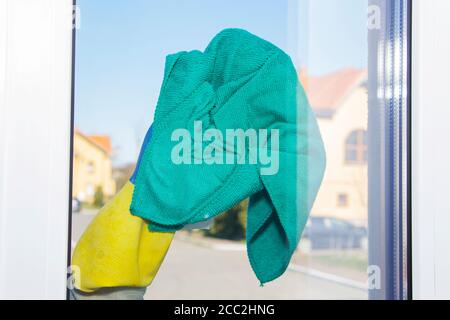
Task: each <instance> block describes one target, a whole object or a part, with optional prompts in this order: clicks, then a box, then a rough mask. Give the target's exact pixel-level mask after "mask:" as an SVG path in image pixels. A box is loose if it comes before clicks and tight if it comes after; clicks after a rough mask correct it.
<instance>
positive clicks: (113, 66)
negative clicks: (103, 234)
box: [75, 0, 367, 165]
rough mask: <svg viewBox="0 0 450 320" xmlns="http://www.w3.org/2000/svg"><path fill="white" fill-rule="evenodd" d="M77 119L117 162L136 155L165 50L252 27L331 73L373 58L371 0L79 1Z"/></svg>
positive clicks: (304, 62) (298, 59)
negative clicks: (104, 141) (104, 139)
mask: <svg viewBox="0 0 450 320" xmlns="http://www.w3.org/2000/svg"><path fill="white" fill-rule="evenodd" d="M78 5H79V7H80V12H81V28H80V29H79V30H77V47H76V56H75V57H76V61H75V63H76V82H75V125H76V127H77V128H79V129H81V130H82V131H83V132H85V133H87V134H108V135H110V136H111V138H112V142H113V147H114V149H115V151H116V156H115V158H114V162H115V164H116V165H120V164H124V163H127V162H134V161H136V158H137V155H138V152H139V149H140V144H141V142H142V140H143V137H144V135H145V133H146V130H147V129H148V127H149V126H150V124H151V121H152V119H153V112H154V108H155V103H156V100H157V98H158V94H159V88H160V85H161V79H162V74H163V70H164V61H165V56H166V55H167V54H170V53H175V52H178V51H184V50H187V51H189V50H194V49H200V50H203V49H204V48H205V47H206V46H207V44H208V42H209V41H210V40H211V39H212V38H213V37H214V35H215V34H217V33H218V32H219V31H220V30H222V29H224V28H229V27H237V28H243V29H247V30H248V31H250V32H252V33H254V34H256V35H258V36H260V37H262V38H264V39H266V40H269V41H271V42H272V43H274V44H276V45H277V46H279V47H280V48H282V49H284V50H285V51H286V52H288V53H289V54H290V55H291V56H292V58H293V60H294V61H295V63H296V64H297V66H298V67H307V68H308V70H309V72H310V73H311V74H325V73H328V72H332V71H334V70H338V69H340V68H344V67H357V68H362V67H365V66H366V63H367V37H366V27H365V24H366V11H367V10H366V8H367V0H310V1H308V0H226V1H225V0H185V1H181V0H152V1H148V0H114V1H109V0H78Z"/></svg>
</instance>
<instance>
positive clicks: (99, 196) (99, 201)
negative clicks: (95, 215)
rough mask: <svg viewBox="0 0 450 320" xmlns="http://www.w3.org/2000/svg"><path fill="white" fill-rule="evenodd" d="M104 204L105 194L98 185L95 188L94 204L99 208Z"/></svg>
mask: <svg viewBox="0 0 450 320" xmlns="http://www.w3.org/2000/svg"><path fill="white" fill-rule="evenodd" d="M104 204H105V196H104V194H103V188H102V187H101V186H98V187H97V188H96V189H95V194H94V206H96V207H98V208H101V207H103V206H104Z"/></svg>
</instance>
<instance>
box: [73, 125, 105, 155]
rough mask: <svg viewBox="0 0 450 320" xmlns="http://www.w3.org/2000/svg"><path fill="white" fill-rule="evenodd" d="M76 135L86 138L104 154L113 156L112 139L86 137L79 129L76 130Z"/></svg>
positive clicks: (101, 136) (100, 136)
mask: <svg viewBox="0 0 450 320" xmlns="http://www.w3.org/2000/svg"><path fill="white" fill-rule="evenodd" d="M75 133H77V134H79V135H80V136H82V137H83V138H85V139H86V140H87V141H89V142H90V143H91V144H93V145H94V146H96V147H97V148H99V149H101V150H102V151H103V152H105V153H106V154H108V155H109V156H111V155H112V151H113V150H112V144H111V138H110V137H109V136H107V135H86V134H84V133H82V132H81V131H80V130H79V129H75Z"/></svg>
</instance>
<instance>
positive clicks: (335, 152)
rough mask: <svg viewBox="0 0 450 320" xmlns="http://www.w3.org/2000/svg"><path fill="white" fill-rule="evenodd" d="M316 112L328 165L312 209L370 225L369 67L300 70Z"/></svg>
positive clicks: (321, 213) (313, 212)
mask: <svg viewBox="0 0 450 320" xmlns="http://www.w3.org/2000/svg"><path fill="white" fill-rule="evenodd" d="M300 78H301V81H302V83H303V84H304V86H305V90H306V92H307V94H308V98H309V101H310V104H311V106H312V108H313V110H314V112H315V114H316V116H317V119H318V123H319V127H320V131H321V133H322V138H323V140H324V143H325V148H326V152H327V169H326V172H325V177H324V181H323V184H322V187H321V190H320V192H319V195H318V197H317V200H316V202H315V205H314V208H313V211H312V214H313V215H314V216H320V217H333V218H338V219H344V220H347V221H351V222H353V223H355V224H357V225H361V226H365V225H367V217H368V213H367V202H368V185H367V182H368V179H367V169H368V166H367V160H368V159H367V151H368V149H367V123H368V94H367V86H366V83H367V71H366V70H356V69H345V70H340V71H337V72H335V73H332V74H327V75H324V76H319V77H310V76H308V74H307V73H306V72H305V71H302V72H301V73H300Z"/></svg>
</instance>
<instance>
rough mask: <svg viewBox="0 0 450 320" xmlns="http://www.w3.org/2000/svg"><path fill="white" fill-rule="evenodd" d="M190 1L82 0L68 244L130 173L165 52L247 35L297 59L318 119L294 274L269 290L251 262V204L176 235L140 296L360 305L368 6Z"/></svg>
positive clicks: (353, 1) (343, 0)
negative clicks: (321, 162) (316, 183)
mask: <svg viewBox="0 0 450 320" xmlns="http://www.w3.org/2000/svg"><path fill="white" fill-rule="evenodd" d="M195 3H196V5H195V6H188V5H185V4H180V3H179V2H176V8H177V9H176V10H174V6H175V1H160V2H147V1H136V5H135V6H129V4H128V2H127V1H117V2H114V3H113V4H112V3H108V4H107V5H106V1H104V2H102V1H99V2H94V1H88V0H79V1H78V5H79V6H80V8H81V12H82V17H83V26H82V28H81V29H80V30H78V31H77V32H78V35H77V52H76V74H77V79H76V88H77V89H76V107H75V114H76V115H75V119H76V123H75V125H76V126H77V128H78V130H77V131H76V133H75V139H74V140H75V145H74V148H75V153H74V154H75V157H74V172H73V175H74V180H73V191H74V192H73V194H74V202H73V203H74V212H79V213H76V214H74V217H73V237H72V238H73V239H74V241H76V240H77V239H78V238H79V237H80V235H81V233H82V232H83V230H84V228H85V227H86V226H87V225H88V224H89V221H90V220H91V219H92V217H93V216H94V215H95V214H96V212H97V211H98V208H99V207H101V206H102V205H103V204H104V203H105V202H107V201H108V199H110V198H111V197H112V196H113V195H114V194H115V192H116V191H118V190H120V189H121V188H122V186H124V184H125V183H126V181H128V179H129V177H130V176H131V174H132V172H133V170H134V167H135V161H136V160H137V153H138V151H139V149H140V146H141V142H142V140H143V138H144V137H143V135H144V134H145V132H146V130H147V128H148V126H149V125H150V124H151V120H152V117H153V111H154V105H155V104H156V99H157V96H158V93H159V86H160V80H161V75H162V71H163V68H164V65H163V64H164V57H165V55H166V54H168V53H173V52H177V51H180V50H190V49H193V48H202V47H204V46H205V45H206V44H207V43H208V40H209V39H210V38H211V37H212V35H214V34H216V33H217V32H218V31H219V30H221V29H223V28H226V27H241V28H246V29H248V30H249V31H251V32H253V33H255V34H257V35H259V36H261V37H263V38H266V39H268V40H270V41H272V42H274V43H275V44H276V45H278V46H279V47H281V48H282V49H284V50H285V51H286V52H288V53H289V54H290V55H291V56H292V58H293V61H294V63H295V64H296V66H297V68H298V74H299V79H300V81H301V82H302V84H303V86H304V88H305V90H306V92H307V95H308V99H309V101H310V104H311V106H312V108H313V110H314V112H315V114H316V116H317V119H318V123H319V127H320V130H321V133H322V137H323V140H324V143H325V147H326V152H327V160H328V163H327V169H326V173H325V178H324V181H323V184H322V187H321V189H320V192H319V194H318V197H317V200H316V202H315V204H314V207H313V209H312V212H311V218H310V220H309V221H308V223H307V226H306V228H305V230H304V234H303V238H302V241H301V242H300V245H299V248H298V250H297V252H296V254H295V255H294V257H293V259H292V261H291V266H290V268H289V270H288V271H287V272H286V274H285V275H284V276H283V277H282V278H281V279H279V280H277V281H276V282H274V283H270V284H267V285H266V286H265V287H264V288H260V287H259V283H258V282H257V281H256V279H255V278H254V275H253V274H252V271H251V269H250V266H249V264H248V260H247V257H246V251H245V228H246V205H247V203H246V202H244V203H241V204H240V205H238V206H236V207H235V208H233V209H231V210H229V211H228V212H227V213H226V214H224V215H221V216H220V217H218V218H216V219H215V221H214V223H213V225H212V226H211V227H210V228H209V229H208V230H196V231H182V232H179V233H178V234H177V236H176V238H175V240H174V242H173V245H172V247H171V249H170V251H169V254H168V256H167V258H166V261H165V262H164V264H163V266H162V268H161V270H160V272H159V274H158V276H157V278H156V280H155V281H154V283H153V284H152V286H151V287H150V288H149V289H148V291H147V294H146V298H148V299H197V298H198V299H201V298H206V299H227V298H233V299H241V298H242V299H266V298H267V299H312V298H317V299H367V298H368V289H367V278H368V272H369V274H370V272H371V270H373V268H371V267H369V262H368V257H369V254H368V247H369V246H368V227H369V226H368V161H369V158H368V148H369V145H368V143H369V141H368V136H367V135H368V134H367V132H368V124H369V122H368V121H369V119H368V88H367V83H368V71H367V68H368V65H367V56H368V48H367V36H368V35H367V27H366V19H367V6H368V3H367V1H361V0H340V1H336V0H314V1H308V0H301V1H290V0H289V1H288V0H286V1H279V0H270V1H264V2H260V1H256V0H255V1H245V2H241V1H237V0H236V1H227V2H214V3H213V4H212V2H210V1H206V0H199V1H196V2H195ZM198 8H201V10H198ZM105 11H106V12H105ZM163 17H168V18H163ZM118 20H120V21H122V22H123V23H117V21H118ZM268 21H270V23H268Z"/></svg>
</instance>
